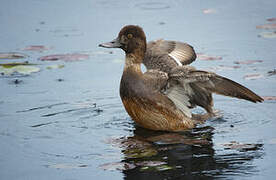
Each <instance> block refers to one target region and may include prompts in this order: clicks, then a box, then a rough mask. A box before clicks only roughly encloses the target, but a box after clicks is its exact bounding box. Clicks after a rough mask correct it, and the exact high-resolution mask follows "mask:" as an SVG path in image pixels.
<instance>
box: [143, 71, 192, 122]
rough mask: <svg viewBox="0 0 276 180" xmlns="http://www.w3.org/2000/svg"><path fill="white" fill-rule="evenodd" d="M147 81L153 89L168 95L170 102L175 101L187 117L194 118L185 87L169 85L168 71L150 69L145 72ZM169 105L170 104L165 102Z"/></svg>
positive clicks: (162, 94) (176, 105)
mask: <svg viewBox="0 0 276 180" xmlns="http://www.w3.org/2000/svg"><path fill="white" fill-rule="evenodd" d="M143 77H144V80H145V83H146V84H148V85H147V87H151V88H152V90H153V91H156V92H159V93H160V95H161V96H166V99H168V100H169V102H173V104H174V105H175V107H176V108H178V109H179V110H181V111H182V112H183V113H184V114H185V115H186V116H187V117H190V118H192V114H191V112H190V108H189V107H190V106H191V104H190V103H189V97H188V96H187V95H186V92H185V91H184V90H183V87H181V86H179V85H176V86H170V87H169V85H170V84H169V81H168V80H169V76H168V74H167V73H165V72H162V71H159V70H156V69H154V70H148V71H147V72H145V73H144V76H143ZM164 105H169V104H164Z"/></svg>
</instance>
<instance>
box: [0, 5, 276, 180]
mask: <svg viewBox="0 0 276 180" xmlns="http://www.w3.org/2000/svg"><path fill="white" fill-rule="evenodd" d="M275 9H276V1H274V0H267V1H259V0H243V1H239V0H229V1H223V0H212V1H211V0H207V1H206V0H195V1H180V0H176V1H168V2H165V1H144V0H142V1H134V0H130V1H121V0H118V1H95V0H82V1H73V0H45V1H43V0H24V1H22V0H12V1H8V0H4V1H1V5H0V41H1V43H0V52H19V53H24V54H27V55H28V57H27V58H25V59H19V60H16V59H15V60H7V59H0V63H7V62H22V61H29V62H30V63H34V64H37V65H36V66H38V67H39V68H40V69H41V70H40V71H39V72H37V73H32V74H30V75H27V76H22V75H19V74H15V75H13V76H6V75H2V76H0V179H3V180H4V179H9V180H15V179H21V180H23V179H26V180H27V179H28V180H30V179H34V180H36V179H40V180H42V179H52V180H54V179H58V180H61V179H64V180H73V179H74V180H75V179H184V178H188V179H189V178H190V179H191V178H194V179H196V178H207V179H208V178H209V179H214V178H226V179H273V178H274V173H275V164H276V160H275V156H276V132H275V129H276V121H275V117H276V116H275V115H276V112H275V109H276V105H275V100H272V101H271V100H266V101H265V102H264V103H262V104H253V103H250V102H246V101H242V100H237V99H230V98H227V97H222V96H215V97H214V100H215V107H216V109H219V110H221V111H222V113H223V117H222V118H220V119H211V120H209V121H208V122H207V123H206V124H204V125H201V126H199V127H198V128H195V129H193V130H191V131H189V132H183V133H177V134H175V133H164V132H152V131H148V130H145V129H142V128H139V127H136V126H135V124H134V123H133V122H132V121H131V119H130V118H129V116H128V115H127V113H126V112H125V110H124V108H123V106H122V103H121V100H120V98H119V95H118V89H119V81H120V77H121V73H122V68H123V59H124V53H123V52H122V51H120V50H111V51H110V50H106V49H100V48H98V47H97V45H98V44H99V43H101V42H106V41H109V40H112V39H113V38H115V37H116V36H117V33H118V32H119V30H120V29H121V27H122V26H124V25H126V24H138V25H140V26H142V27H143V28H144V31H145V32H146V35H147V38H148V40H154V39H158V38H164V39H170V40H179V41H184V42H188V43H189V44H191V45H193V47H194V48H195V50H196V52H198V53H205V54H210V55H216V56H220V57H222V60H216V61H203V60H197V61H196V62H194V63H193V65H194V66H195V67H197V68H199V69H205V70H212V71H215V72H216V73H218V74H220V75H223V76H227V77H229V78H231V79H233V80H235V81H237V82H239V83H242V84H243V85H245V86H247V87H249V88H250V89H252V90H253V91H255V92H257V93H258V94H259V95H261V96H275V95H276V83H275V82H276V80H275V77H276V76H269V75H268V73H267V72H268V71H272V70H274V69H275V68H276V66H275V60H276V49H275V47H276V39H275V38H263V37H260V35H259V34H260V33H262V32H274V31H275V29H274V30H273V29H272V30H267V29H257V28H256V26H258V25H263V24H269V23H270V24H271V23H273V22H268V21H267V20H266V19H268V18H275V17H276V10H275ZM204 10H206V11H207V13H206V11H204ZM204 12H205V13H204ZM208 12H210V13H208ZM274 23H275V22H274ZM30 45H43V46H45V47H49V49H48V50H45V51H41V52H37V51H26V50H23V49H24V48H25V47H28V46H30ZM67 53H82V54H87V55H89V58H84V60H80V61H73V62H64V61H39V60H38V58H39V57H41V56H45V55H50V54H67ZM244 60H262V62H260V63H254V64H250V65H246V64H245V65H243V64H242V65H239V66H240V67H239V68H237V69H235V68H231V67H232V66H234V65H236V64H234V62H235V61H244ZM56 64H58V65H64V66H65V67H63V68H58V69H48V68H47V67H48V66H50V65H56ZM221 65H224V66H225V67H224V69H223V68H222V67H223V66H221ZM248 74H257V78H255V80H248V79H247V78H245V76H246V75H248ZM16 79H17V80H16ZM18 82H19V83H18ZM196 111H198V112H202V111H201V110H200V109H199V110H196ZM154 163H155V164H154ZM152 164H154V165H152Z"/></svg>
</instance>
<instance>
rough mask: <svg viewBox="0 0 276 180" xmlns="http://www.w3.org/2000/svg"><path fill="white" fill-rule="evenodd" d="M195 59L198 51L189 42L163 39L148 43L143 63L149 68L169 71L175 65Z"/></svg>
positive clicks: (184, 63)
mask: <svg viewBox="0 0 276 180" xmlns="http://www.w3.org/2000/svg"><path fill="white" fill-rule="evenodd" d="M195 59H196V53H195V51H194V49H193V47H192V46H190V45H189V44H186V43H182V42H177V41H166V40H162V39H161V40H156V41H151V42H149V43H148V44H147V51H146V54H145V58H144V61H143V63H144V64H145V66H146V67H147V69H159V70H162V71H165V72H169V71H170V70H171V69H172V68H173V67H176V66H182V65H187V64H190V63H192V62H193V61H194V60H195ZM166 66H167V67H166Z"/></svg>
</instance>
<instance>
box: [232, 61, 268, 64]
mask: <svg viewBox="0 0 276 180" xmlns="http://www.w3.org/2000/svg"><path fill="white" fill-rule="evenodd" d="M261 62H263V60H246V61H235V62H234V64H246V65H249V64H255V63H261Z"/></svg>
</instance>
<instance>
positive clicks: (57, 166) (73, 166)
mask: <svg viewBox="0 0 276 180" xmlns="http://www.w3.org/2000/svg"><path fill="white" fill-rule="evenodd" d="M46 167H48V168H54V169H80V168H85V167H87V165H85V164H53V165H46Z"/></svg>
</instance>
